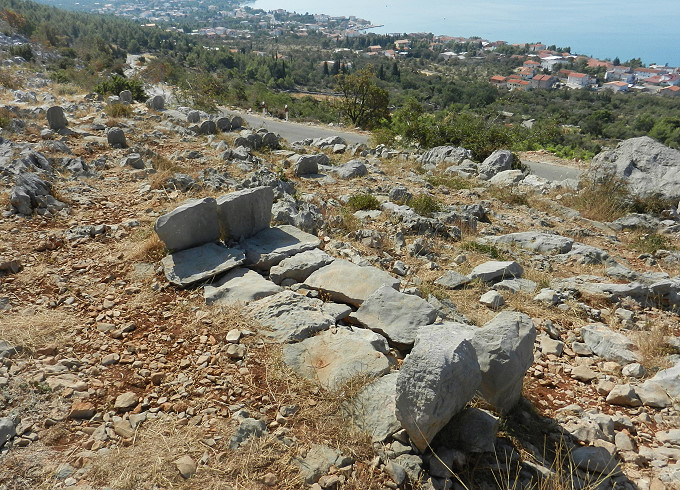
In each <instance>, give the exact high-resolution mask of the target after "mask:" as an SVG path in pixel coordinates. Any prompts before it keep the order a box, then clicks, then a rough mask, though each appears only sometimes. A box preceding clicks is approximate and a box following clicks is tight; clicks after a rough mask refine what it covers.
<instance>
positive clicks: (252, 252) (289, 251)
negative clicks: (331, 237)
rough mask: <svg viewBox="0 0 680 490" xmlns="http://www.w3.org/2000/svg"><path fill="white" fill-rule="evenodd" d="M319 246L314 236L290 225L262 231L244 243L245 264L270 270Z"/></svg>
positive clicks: (319, 242) (318, 241) (319, 241)
mask: <svg viewBox="0 0 680 490" xmlns="http://www.w3.org/2000/svg"><path fill="white" fill-rule="evenodd" d="M320 244H321V240H319V239H318V238H317V237H315V236H314V235H310V234H309V233H305V232H304V231H302V230H300V229H298V228H295V227H294V226H290V225H281V226H276V227H274V228H267V229H265V230H262V231H261V232H259V233H258V234H257V235H255V236H253V237H251V238H249V239H247V240H246V241H245V243H244V248H245V251H246V264H249V265H252V266H253V267H255V268H256V269H270V268H271V267H272V266H274V265H277V264H278V263H279V262H281V261H282V260H283V259H285V258H288V257H292V256H293V255H295V254H298V253H301V252H305V251H307V250H312V249H314V248H316V247H318V246H319V245H320Z"/></svg>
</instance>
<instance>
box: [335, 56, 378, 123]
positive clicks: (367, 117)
mask: <svg viewBox="0 0 680 490" xmlns="http://www.w3.org/2000/svg"><path fill="white" fill-rule="evenodd" d="M336 80H337V81H338V91H339V92H342V97H341V99H340V102H339V104H338V105H339V107H338V109H339V110H340V112H342V113H343V114H344V115H345V116H347V118H348V119H349V120H350V121H352V124H354V125H355V126H359V127H362V128H371V127H374V126H376V125H377V124H378V123H379V122H380V120H382V119H387V117H389V111H388V110H387V106H388V104H389V101H390V97H389V94H388V93H387V90H385V89H382V88H380V87H378V85H377V84H376V78H375V75H374V74H373V67H372V66H368V67H366V68H364V69H363V70H360V71H357V72H355V73H352V74H350V75H344V74H341V75H338V76H337V77H336Z"/></svg>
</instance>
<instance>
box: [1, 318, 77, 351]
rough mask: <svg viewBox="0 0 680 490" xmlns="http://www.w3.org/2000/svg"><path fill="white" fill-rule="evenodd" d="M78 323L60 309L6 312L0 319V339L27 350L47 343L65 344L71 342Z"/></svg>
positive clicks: (58, 345)
mask: <svg viewBox="0 0 680 490" xmlns="http://www.w3.org/2000/svg"><path fill="white" fill-rule="evenodd" d="M79 323H80V322H79V318H78V317H76V316H75V315H71V314H69V313H66V312H64V311H61V310H38V312H36V314H35V315H28V314H26V313H25V312H21V313H6V314H3V316H2V318H1V319H0V339H4V340H7V341H9V342H10V343H12V344H14V345H17V346H21V347H22V348H24V349H28V350H29V351H34V350H35V349H37V348H39V347H43V346H45V345H47V344H53V345H56V346H57V347H60V346H65V345H67V344H70V342H72V340H73V338H72V334H73V332H72V329H73V328H74V327H75V326H77V325H78V324H79Z"/></svg>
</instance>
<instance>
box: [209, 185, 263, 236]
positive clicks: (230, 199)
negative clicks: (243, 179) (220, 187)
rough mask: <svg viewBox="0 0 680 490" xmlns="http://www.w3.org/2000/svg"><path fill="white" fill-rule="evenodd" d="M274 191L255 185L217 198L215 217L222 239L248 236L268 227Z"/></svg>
mask: <svg viewBox="0 0 680 490" xmlns="http://www.w3.org/2000/svg"><path fill="white" fill-rule="evenodd" d="M273 202H274V191H273V190H272V188H271V187H264V186H263V187H255V188H253V189H243V190H240V191H236V192H232V193H230V194H226V195H224V196H221V197H219V198H217V219H218V221H219V226H220V236H221V238H222V240H224V241H225V242H227V241H228V240H235V241H238V240H241V239H242V238H250V237H251V236H253V235H256V234H257V233H259V232H260V231H262V230H265V229H267V228H269V224H270V222H271V218H272V203H273Z"/></svg>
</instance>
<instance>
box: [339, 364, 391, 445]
mask: <svg viewBox="0 0 680 490" xmlns="http://www.w3.org/2000/svg"><path fill="white" fill-rule="evenodd" d="M398 375H399V374H398V373H390V374H387V375H385V376H383V377H381V378H378V379H377V380H375V381H373V382H372V383H371V384H369V385H368V386H366V387H365V388H364V389H363V390H361V391H360V392H359V393H358V394H357V395H356V396H355V397H354V398H352V399H351V400H348V401H347V402H345V403H344V404H343V405H342V411H343V413H344V415H345V417H346V418H347V419H349V420H350V421H351V422H352V423H353V424H354V425H355V426H356V427H357V428H358V429H360V430H362V431H364V432H367V433H368V434H369V435H370V436H371V439H372V440H373V441H374V442H382V441H384V440H385V439H387V438H388V437H389V436H391V435H392V434H394V433H395V432H397V431H398V430H399V429H401V424H400V423H399V420H397V415H396V395H397V393H396V387H397V377H398Z"/></svg>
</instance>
